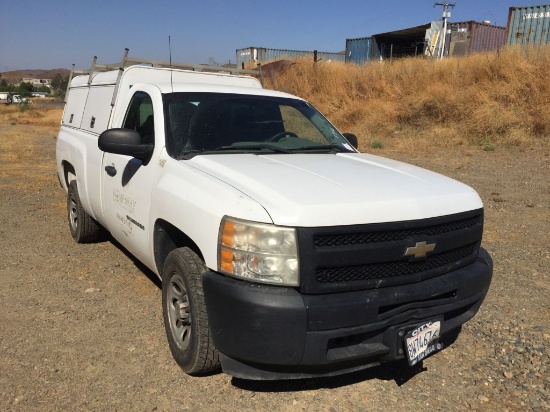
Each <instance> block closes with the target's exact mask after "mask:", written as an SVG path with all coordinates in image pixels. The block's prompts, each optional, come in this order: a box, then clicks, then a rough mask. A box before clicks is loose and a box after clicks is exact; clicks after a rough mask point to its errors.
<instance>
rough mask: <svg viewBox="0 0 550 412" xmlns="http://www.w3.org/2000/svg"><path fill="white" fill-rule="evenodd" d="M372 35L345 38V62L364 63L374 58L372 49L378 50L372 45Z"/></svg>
mask: <svg viewBox="0 0 550 412" xmlns="http://www.w3.org/2000/svg"><path fill="white" fill-rule="evenodd" d="M374 42H375V40H374V38H373V37H362V38H359V39H346V62H352V63H365V62H367V61H369V60H373V59H374V58H376V55H375V54H374V53H373V50H378V49H376V47H375V46H374Z"/></svg>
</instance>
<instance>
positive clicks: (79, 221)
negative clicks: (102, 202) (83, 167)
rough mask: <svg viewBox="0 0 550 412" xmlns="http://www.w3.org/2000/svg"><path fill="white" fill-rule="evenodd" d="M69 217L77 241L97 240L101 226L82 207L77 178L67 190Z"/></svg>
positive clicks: (70, 227) (72, 233)
mask: <svg viewBox="0 0 550 412" xmlns="http://www.w3.org/2000/svg"><path fill="white" fill-rule="evenodd" d="M67 218H68V221H69V229H70V230H71V236H72V237H73V239H74V240H75V241H76V242H77V243H90V242H95V241H96V240H97V239H98V238H99V233H100V230H101V228H100V226H99V224H98V223H97V222H96V221H95V220H94V219H93V218H92V217H91V216H90V215H89V214H88V213H86V211H85V210H84V208H83V207H82V204H81V203H80V196H79V195H78V187H77V184H76V180H73V181H72V182H71V183H70V184H69V190H68V191H67Z"/></svg>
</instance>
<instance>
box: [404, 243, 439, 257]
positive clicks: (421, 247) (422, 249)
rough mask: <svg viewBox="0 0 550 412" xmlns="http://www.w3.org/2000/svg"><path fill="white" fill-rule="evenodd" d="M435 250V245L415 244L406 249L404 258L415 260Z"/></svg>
mask: <svg viewBox="0 0 550 412" xmlns="http://www.w3.org/2000/svg"><path fill="white" fill-rule="evenodd" d="M434 249H435V243H430V244H429V245H428V244H426V242H416V245H414V246H413V247H408V248H407V250H405V255H404V256H414V257H415V259H419V258H423V257H426V255H427V254H428V252H433V250H434Z"/></svg>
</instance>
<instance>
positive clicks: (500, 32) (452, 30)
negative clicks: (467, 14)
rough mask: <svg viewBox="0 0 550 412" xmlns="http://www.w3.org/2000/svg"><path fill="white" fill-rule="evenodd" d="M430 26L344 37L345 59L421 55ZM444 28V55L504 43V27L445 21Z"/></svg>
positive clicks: (377, 58)
mask: <svg viewBox="0 0 550 412" xmlns="http://www.w3.org/2000/svg"><path fill="white" fill-rule="evenodd" d="M430 26H431V23H427V24H423V25H420V26H415V27H410V28H408V29H402V30H396V31H392V32H387V33H380V34H375V35H372V36H370V37H362V38H358V39H346V62H353V63H364V62H366V61H369V60H380V59H391V58H400V57H408V56H417V55H421V54H423V53H424V52H425V45H426V31H427V30H429V29H430ZM447 32H448V34H447V36H446V38H445V50H446V53H445V55H446V56H464V55H466V54H470V53H475V52H481V51H491V50H497V49H499V48H500V47H502V46H504V44H505V43H506V27H501V26H495V25H492V24H490V23H487V22H483V23H479V22H475V21H465V22H457V23H448V26H447Z"/></svg>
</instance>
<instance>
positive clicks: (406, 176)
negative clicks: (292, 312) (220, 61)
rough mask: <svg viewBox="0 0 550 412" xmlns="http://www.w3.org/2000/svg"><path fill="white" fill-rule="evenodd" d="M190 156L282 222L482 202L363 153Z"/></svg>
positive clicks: (306, 223) (358, 219)
mask: <svg viewBox="0 0 550 412" xmlns="http://www.w3.org/2000/svg"><path fill="white" fill-rule="evenodd" d="M187 162H189V163H190V165H192V166H193V167H195V168H197V169H199V170H201V171H203V172H204V173H208V174H209V175H212V176H213V177H216V178H217V179H219V180H222V181H223V182H225V183H227V184H228V185H231V186H233V187H234V188H236V189H237V190H239V191H241V192H242V193H244V194H246V195H247V196H249V197H250V198H252V199H254V200H255V201H257V202H258V203H260V204H261V205H262V206H263V207H264V208H265V210H266V211H267V213H268V214H269V215H270V216H271V219H272V220H273V223H275V224H277V225H283V226H303V227H315V226H335V225H353V224H365V223H381V222H392V221H402V220H416V219H425V218H430V217H437V216H444V215H449V214H453V213H459V212H464V211H468V210H474V209H479V208H481V207H482V202H481V199H480V198H479V196H478V195H477V193H476V192H475V191H474V190H473V189H471V188H470V187H468V186H466V185H464V184H462V183H460V182H457V181H455V180H453V179H450V178H448V177H445V176H442V175H440V174H437V173H434V172H430V171H428V170H425V169H421V168H419V167H416V166H412V165H409V164H405V163H401V162H398V161H395V160H389V159H386V158H382V157H378V156H373V155H369V154H365V153H341V154H311V153H309V154H288V155H287V154H270V155H255V154H223V155H202V156H195V157H194V158H193V159H191V160H188V161H187ZM220 202H223V199H220ZM235 217H240V218H246V216H235Z"/></svg>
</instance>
